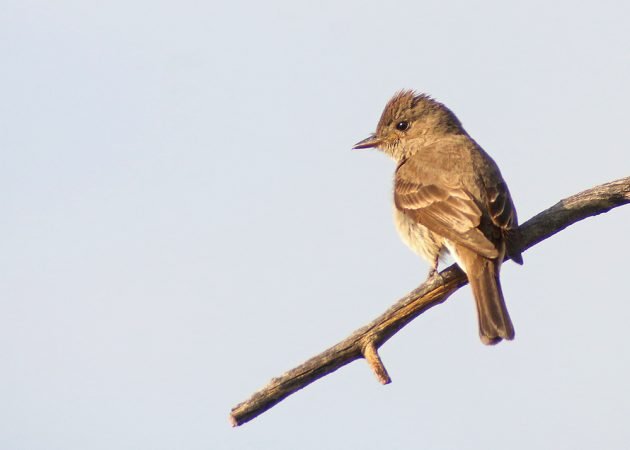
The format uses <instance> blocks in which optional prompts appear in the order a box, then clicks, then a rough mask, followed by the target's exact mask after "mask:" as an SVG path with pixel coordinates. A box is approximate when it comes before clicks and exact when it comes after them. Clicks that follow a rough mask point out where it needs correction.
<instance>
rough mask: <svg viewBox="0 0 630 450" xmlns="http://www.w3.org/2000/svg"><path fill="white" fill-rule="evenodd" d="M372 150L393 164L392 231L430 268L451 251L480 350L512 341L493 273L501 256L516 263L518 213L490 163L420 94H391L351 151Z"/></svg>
mask: <svg viewBox="0 0 630 450" xmlns="http://www.w3.org/2000/svg"><path fill="white" fill-rule="evenodd" d="M371 147H374V148H378V149H380V150H382V151H383V152H385V153H386V154H388V155H389V156H391V157H392V158H393V159H394V160H395V161H396V162H397V166H396V173H395V176H394V206H395V208H394V217H395V222H396V227H397V229H398V233H399V234H400V236H401V238H402V240H403V241H404V242H405V243H406V244H407V245H408V246H409V247H411V249H412V250H414V251H415V252H417V253H419V254H420V255H421V256H423V257H424V258H426V259H427V260H428V261H429V263H430V264H431V267H432V269H431V271H430V272H429V277H431V276H433V275H435V274H436V273H437V268H438V263H439V260H440V258H441V257H443V256H445V253H446V252H448V253H450V254H451V255H452V256H453V258H454V259H455V261H456V262H457V264H458V265H459V266H460V267H461V268H462V270H464V272H466V275H467V276H468V280H469V282H470V285H471V287H472V291H473V295H474V297H475V302H476V305H477V316H478V319H479V335H480V337H481V341H482V342H483V343H484V344H496V343H498V342H500V341H501V340H502V339H508V340H511V339H513V338H514V327H513V326H512V321H511V320H510V316H509V314H508V311H507V308H506V306H505V300H504V298H503V292H502V291H501V283H500V280H499V272H500V269H501V263H502V262H503V260H504V258H505V256H506V254H507V256H509V257H510V258H511V259H512V260H513V261H515V262H517V263H519V264H522V263H523V259H522V257H521V252H520V242H519V241H520V240H519V237H518V236H519V234H518V231H517V228H518V221H517V218H516V210H515V209H514V204H513V203H512V198H511V196H510V192H509V190H508V187H507V185H506V183H505V181H504V180H503V177H502V176H501V172H499V168H498V167H497V165H496V163H495V162H494V161H493V160H492V158H490V156H488V154H487V153H486V152H485V151H484V150H483V149H482V148H481V147H480V146H479V145H478V144H477V143H476V142H475V141H474V140H473V139H472V138H471V137H470V136H469V135H468V133H467V132H466V131H465V130H464V128H463V127H462V124H461V123H460V121H459V120H458V119H457V117H456V116H455V114H453V112H452V111H451V110H449V109H448V108H447V107H446V106H444V105H443V104H441V103H439V102H437V101H435V100H433V99H432V98H431V97H429V96H427V95H425V94H416V93H415V92H413V91H401V92H399V93H397V94H396V95H395V96H394V97H393V98H392V99H391V100H390V101H389V102H388V103H387V105H386V106H385V110H384V111H383V114H382V116H381V119H380V121H379V123H378V126H377V129H376V133H374V134H373V135H371V136H370V137H368V138H367V139H364V140H362V141H361V142H359V143H357V144H356V145H355V146H354V147H353V148H354V149H362V148H371Z"/></svg>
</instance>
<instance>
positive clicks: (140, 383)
mask: <svg viewBox="0 0 630 450" xmlns="http://www.w3.org/2000/svg"><path fill="white" fill-rule="evenodd" d="M0 56H1V57H2V70H0V89H1V91H0V98H2V102H1V103H0V149H1V151H0V158H1V164H0V190H1V191H2V192H3V194H4V195H2V196H0V208H1V209H0V210H1V211H2V220H0V241H1V244H0V245H1V247H2V252H0V290H1V292H0V360H1V361H2V366H1V370H0V399H2V401H1V402H0V448H2V449H7V450H18V449H24V450H26V449H28V450H40V449H41V450H55V449H60V450H61V449H63V450H73V449H77V450H79V449H80V450H84V449H116V450H121V449H130V450H132V449H133V450H138V449H142V450H144V449H147V450H149V449H151V450H153V449H165V450H167V449H213V450H232V449H235V450H240V449H274V450H284V449H286V450H295V449H304V450H310V449H318V450H321V449H351V448H360V449H363V450H372V449H385V448H388V449H409V448H421V449H432V450H433V449H438V450H441V449H445V450H446V449H453V450H455V449H457V450H461V449H464V450H466V449H505V448H510V449H528V450H529V449H532V448H537V449H554V450H558V449H589V450H590V449H593V448H607V449H623V448H627V444H628V442H629V441H630V427H629V426H628V418H629V417H630V389H628V384H627V380H628V378H629V377H630V350H629V349H628V345H627V342H628V339H629V335H628V317H630V301H629V300H630V298H629V295H628V289H627V277H628V269H627V266H626V261H627V255H628V253H629V252H630V239H629V238H628V223H629V221H630V207H625V208H620V209H617V210H615V211H613V212H611V213H609V214H606V215H604V216H600V217H598V218H595V219H591V220H588V221H585V222H582V223H580V224H578V225H576V226H574V227H572V228H570V229H568V230H565V231H564V232H563V233H561V234H559V235H558V236H556V237H554V238H552V239H551V240H548V241H546V242H544V243H542V244H540V245H539V246H537V247H535V248H534V249H532V250H531V251H529V252H527V253H526V254H525V255H524V258H525V265H524V266H523V267H517V266H515V265H514V264H511V263H509V264H506V265H505V266H504V270H503V287H504V291H505V296H506V298H507V302H508V306H509V309H510V312H511V315H512V318H513V321H514V324H515V327H516V339H515V341H514V342H511V343H504V344H501V345H499V346H497V347H492V348H488V347H484V346H483V345H482V344H481V343H480V342H479V339H478V337H477V330H476V319H475V313H474V306H473V301H472V296H471V294H470V290H469V288H464V289H462V290H460V291H459V292H458V293H457V294H455V295H454V296H453V297H452V298H451V299H450V300H449V301H448V302H446V303H445V304H444V305H442V306H440V307H437V308H435V309H433V310H431V311H430V312H428V313H427V314H425V315H424V316H422V317H420V318H419V319H418V320H416V321H415V322H413V323H412V324H411V325H409V326H408V327H407V328H405V329H404V330H403V331H402V332H400V333H399V334H398V335H396V336H395V337H394V338H393V339H391V340H390V341H389V342H388V343H387V344H386V345H385V346H384V347H383V348H382V350H381V354H382V357H383V360H384V362H385V364H386V366H387V368H388V370H389V372H390V375H391V376H392V378H393V383H392V384H391V385H388V386H385V387H384V386H381V385H379V384H378V383H377V382H376V381H375V380H374V378H373V376H372V374H371V373H370V372H369V370H368V369H367V368H366V366H365V364H364V363H363V362H362V361H357V362H355V363H353V364H351V365H350V366H347V367H345V368H343V369H341V370H340V371H338V372H337V373H335V374H333V375H330V376H328V377H326V378H324V379H323V380H321V381H319V382H317V383H315V384H314V385H311V386H309V387H308V388H307V389H305V390H304V391H302V392H299V393H297V394H296V395H294V396H292V397H290V398H289V399H288V400H286V401H284V402H282V403H281V404H280V405H278V406H276V407H275V408H273V409H272V410H271V411H269V412H267V413H265V414H264V415H262V416H260V417H259V418H257V419H255V420H254V421H253V422H251V423H249V424H247V425H245V426H243V427H241V428H238V429H231V428H230V427H229V425H228V421H227V416H228V413H229V411H230V408H231V407H232V406H234V405H235V404H236V403H238V402H240V401H242V400H244V399H245V398H247V397H248V396H249V395H250V394H251V393H252V392H253V391H254V390H256V389H258V388H259V387H261V386H262V385H263V384H265V383H266V382H267V381H268V380H269V379H270V378H271V377H273V376H276V375H279V374H280V373H282V372H284V371H285V370H287V369H290V368H292V367H293V366H295V365H296V364H298V363H300V362H302V361H303V360H305V359H306V358H308V357H310V356H312V355H313V354H315V353H317V352H319V351H321V350H323V349H324V348H326V347H327V346H329V345H331V344H334V343H335V342H336V341H338V340H339V339H341V338H343V337H345V336H346V335H347V334H348V333H350V332H351V331H353V330H354V329H356V328H358V327H359V326H361V325H363V324H364V323H366V322H367V321H369V320H371V319H372V318H373V317H374V316H376V315H377V314H379V313H381V312H382V311H383V310H385V309H386V308H387V307H388V306H389V305H390V304H392V303H393V302H394V301H395V300H397V299H398V298H399V297H401V296H402V295H404V294H405V293H407V292H408V291H409V290H411V289H412V288H414V287H415V286H417V285H418V284H419V283H420V282H421V281H422V280H423V278H424V277H425V275H426V272H427V267H426V264H425V263H424V262H423V261H421V260H419V258H418V257H417V256H415V255H414V254H413V253H412V252H410V251H409V250H408V249H407V248H406V247H405V246H404V245H403V244H402V243H401V242H400V241H399V239H398V236H397V235H396V232H395V229H394V226H393V223H392V217H391V206H390V203H391V198H390V197H391V179H392V172H393V169H394V166H393V163H392V162H391V161H389V160H388V159H387V158H386V157H385V156H383V155H380V154H378V153H377V152H374V151H366V152H352V151H350V148H351V146H352V145H353V144H354V143H355V142H357V141H358V140H360V139H362V138H364V137H365V136H366V135H367V134H368V133H369V132H371V131H373V130H374V128H375V126H376V122H377V120H378V118H379V115H380V113H381V110H382V108H383V106H384V104H385V102H386V101H387V100H388V99H389V97H390V96H391V95H392V94H393V93H394V92H395V91H397V90H399V89H401V88H415V89H417V90H419V91H423V92H428V93H430V94H431V95H433V96H434V97H436V98H437V99H438V100H440V101H442V102H444V103H446V104H447V105H448V106H449V107H451V109H453V110H454V111H455V113H456V114H457V115H458V116H459V118H460V119H461V120H462V122H463V123H464V125H465V127H466V128H467V130H468V131H469V133H470V134H471V135H472V136H473V137H474V138H475V139H476V140H477V141H478V142H479V143H480V144H481V145H482V146H483V147H484V148H485V149H486V150H487V151H488V152H489V153H490V154H491V155H492V156H493V157H494V159H495V160H496V161H497V163H498V164H499V166H500V167H501V169H502V172H503V175H504V177H505V178H506V180H507V181H508V184H509V186H510V189H511V191H512V194H513V197H514V200H515V203H516V206H517V209H518V212H519V216H520V218H521V221H525V220H526V219H528V218H530V217H531V216H532V215H533V214H536V213H538V212H539V211H541V210H543V209H545V208H547V207H549V206H551V205H552V204H554V203H555V202H556V201H558V200H559V199H561V198H563V197H565V196H568V195H570V194H573V193H576V192H578V191H580V190H582V189H585V188H588V187H591V186H593V185H596V184H599V183H603V182H606V181H610V180H613V179H616V178H620V177H622V176H627V175H629V174H630V173H629V172H630V170H629V169H630V148H629V144H628V107H627V105H628V104H630V83H629V82H628V80H630V6H628V3H627V2H625V1H617V2H612V1H608V2H607V1H597V2H595V1H592V2H569V1H559V2H543V1H529V2H521V3H519V4H517V3H516V2H499V1H496V2H471V1H460V2H445V1H437V0H434V1H425V2H423V1H403V2H396V3H386V2H365V1H353V2H329V1H324V2H308V3H306V2H295V1H284V2H283V1H267V2H243V1H232V2H216V1H215V2H213V1H210V2H195V1H180V2H161V1H157V2H156V1H151V2H149V1H132V2H129V1H125V2H122V1H112V2H99V3H97V2H80V1H58V2H51V1H28V0H21V1H12V0H2V2H1V3H0ZM595 236H597V238H595Z"/></svg>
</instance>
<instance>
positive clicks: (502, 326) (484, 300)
mask: <svg viewBox="0 0 630 450" xmlns="http://www.w3.org/2000/svg"><path fill="white" fill-rule="evenodd" d="M453 250H455V252H451V253H455V256H456V259H457V263H458V264H459V265H460V267H461V268H462V269H464V272H466V275H467V276H468V281H469V282H470V286H471V288H472V291H473V295H474V297H475V303H476V304H477V317H478V319H479V336H480V337H481V341H482V342H483V343H484V344H488V345H492V344H497V343H499V342H501V340H503V339H507V340H512V339H514V326H513V325H512V320H510V315H509V314H508V311H507V307H506V306H505V300H504V299H503V292H502V291H501V282H500V281H499V270H500V268H501V261H502V259H503V258H502V257H501V258H497V259H489V258H485V257H483V256H481V255H479V254H477V253H475V252H474V251H472V250H470V249H468V248H464V247H457V248H454V249H453Z"/></svg>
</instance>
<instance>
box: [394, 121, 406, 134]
mask: <svg viewBox="0 0 630 450" xmlns="http://www.w3.org/2000/svg"><path fill="white" fill-rule="evenodd" d="M396 129H397V130H400V131H407V130H408V129H409V122H407V121H406V120H402V121H400V122H398V123H397V124H396Z"/></svg>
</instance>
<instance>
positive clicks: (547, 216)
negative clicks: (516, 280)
mask: <svg viewBox="0 0 630 450" xmlns="http://www.w3.org/2000/svg"><path fill="white" fill-rule="evenodd" d="M626 203H630V177H627V178H622V179H620V180H617V181H612V182H610V183H606V184H603V185H601V186H597V187H594V188H592V189H588V190H586V191H584V192H581V193H579V194H576V195H573V196H571V197H568V198H566V199H564V200H562V201H560V202H558V203H557V204H555V205H554V206H552V207H551V208H549V209H547V210H545V211H543V212H541V213H540V214H538V215H536V216H535V217H533V218H531V219H530V220H528V221H527V222H525V223H524V224H523V225H521V227H520V228H519V231H520V233H521V238H522V244H523V245H522V250H523V251H525V250H527V249H528V248H530V247H532V246H534V245H536V244H538V243H539V242H541V241H543V240H545V239H547V238H548V237H550V236H553V235H554V234H556V233H558V232H559V231H562V230H563V229H565V228H566V227H568V226H569V225H572V224H574V223H576V222H579V221H580V220H583V219H585V218H587V217H591V216H596V215H598V214H602V213H605V212H608V211H610V210H611V209H613V208H615V207H617V206H621V205H624V204H626ZM467 283H468V280H467V279H466V275H465V274H464V273H463V272H462V271H461V270H460V269H459V267H457V265H452V266H450V267H448V268H447V269H445V270H443V271H442V272H441V273H440V275H439V276H434V277H432V278H430V279H429V280H427V281H426V282H425V283H423V284H422V285H420V286H419V287H418V288H416V289H414V290H413V291H412V292H410V293H409V294H407V295H406V296H405V297H404V298H402V299H400V300H399V301H398V302H396V303H395V304H394V305H393V306H392V307H390V308H389V309H388V310H387V311H385V312H384V313H383V314H381V315H380V316H379V317H377V318H376V319H374V320H373V321H372V322H371V323H370V324H368V325H366V326H364V327H362V328H360V329H358V330H356V331H355V332H354V333H352V334H351V335H350V336H348V337H347V338H346V339H344V340H343V341H341V342H339V343H338V344H336V345H334V346H332V347H330V348H329V349H327V350H325V351H324V352H322V353H320V354H319V355H317V356H314V357H313V358H311V359H309V360H308V361H306V362H305V363H303V364H301V365H299V366H298V367H296V368H294V369H291V370H289V371H288V372H286V373H284V374H282V375H281V376H279V377H277V378H274V379H272V380H271V381H270V382H269V383H268V384H267V385H266V386H265V387H263V388H262V389H261V390H259V391H258V392H256V393H254V394H253V395H252V396H251V397H250V398H249V399H248V400H246V401H244V402H243V403H240V404H239V405H237V406H236V407H234V408H233V409H232V411H231V413H230V423H231V424H232V425H233V426H238V425H242V424H244V423H246V422H248V421H250V420H252V419H253V418H254V417H256V416H258V415H259V414H262V413H263V412H265V411H267V410H268V409H269V408H271V407H273V406H274V405H275V404H277V403H278V402H280V401H281V400H283V399H284V398H286V397H288V396H289V395H291V394H293V393H294V392H296V391H298V390H300V389H302V388H303V387H306V386H308V385H309V384H311V383H312V382H314V381H316V380H318V379H319V378H322V377H323V376H325V375H327V374H329V373H331V372H334V371H335V370H337V369H339V368H340V367H343V366H345V365H346V364H348V363H350V362H352V361H354V360H355V359H359V358H365V359H366V361H367V362H368V364H369V366H370V368H371V369H372V371H373V372H374V374H375V376H376V378H377V380H378V381H379V382H380V383H382V384H387V383H389V382H390V381H391V380H390V378H389V375H388V374H387V370H386V369H385V366H384V365H383V363H382V361H381V358H380V357H379V355H378V352H377V350H378V348H379V347H380V346H381V345H383V344H384V343H385V342H386V341H387V340H388V339H389V338H390V337H392V336H393V335H394V334H396V333H397V332H398V331H399V330H400V329H401V328H403V327H404V326H405V325H407V324H408V323H409V322H411V321H412V320H413V319H415V318H416V317H417V316H419V315H420V314H422V313H423V312H425V311H426V310H428V309H429V308H431V307H433V306H435V305H439V304H440V303H442V302H444V301H445V300H446V299H447V298H448V297H449V296H450V295H451V294H452V293H453V292H455V291H456V290H457V289H459V288H460V287H462V286H464V285H465V284H467Z"/></svg>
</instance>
